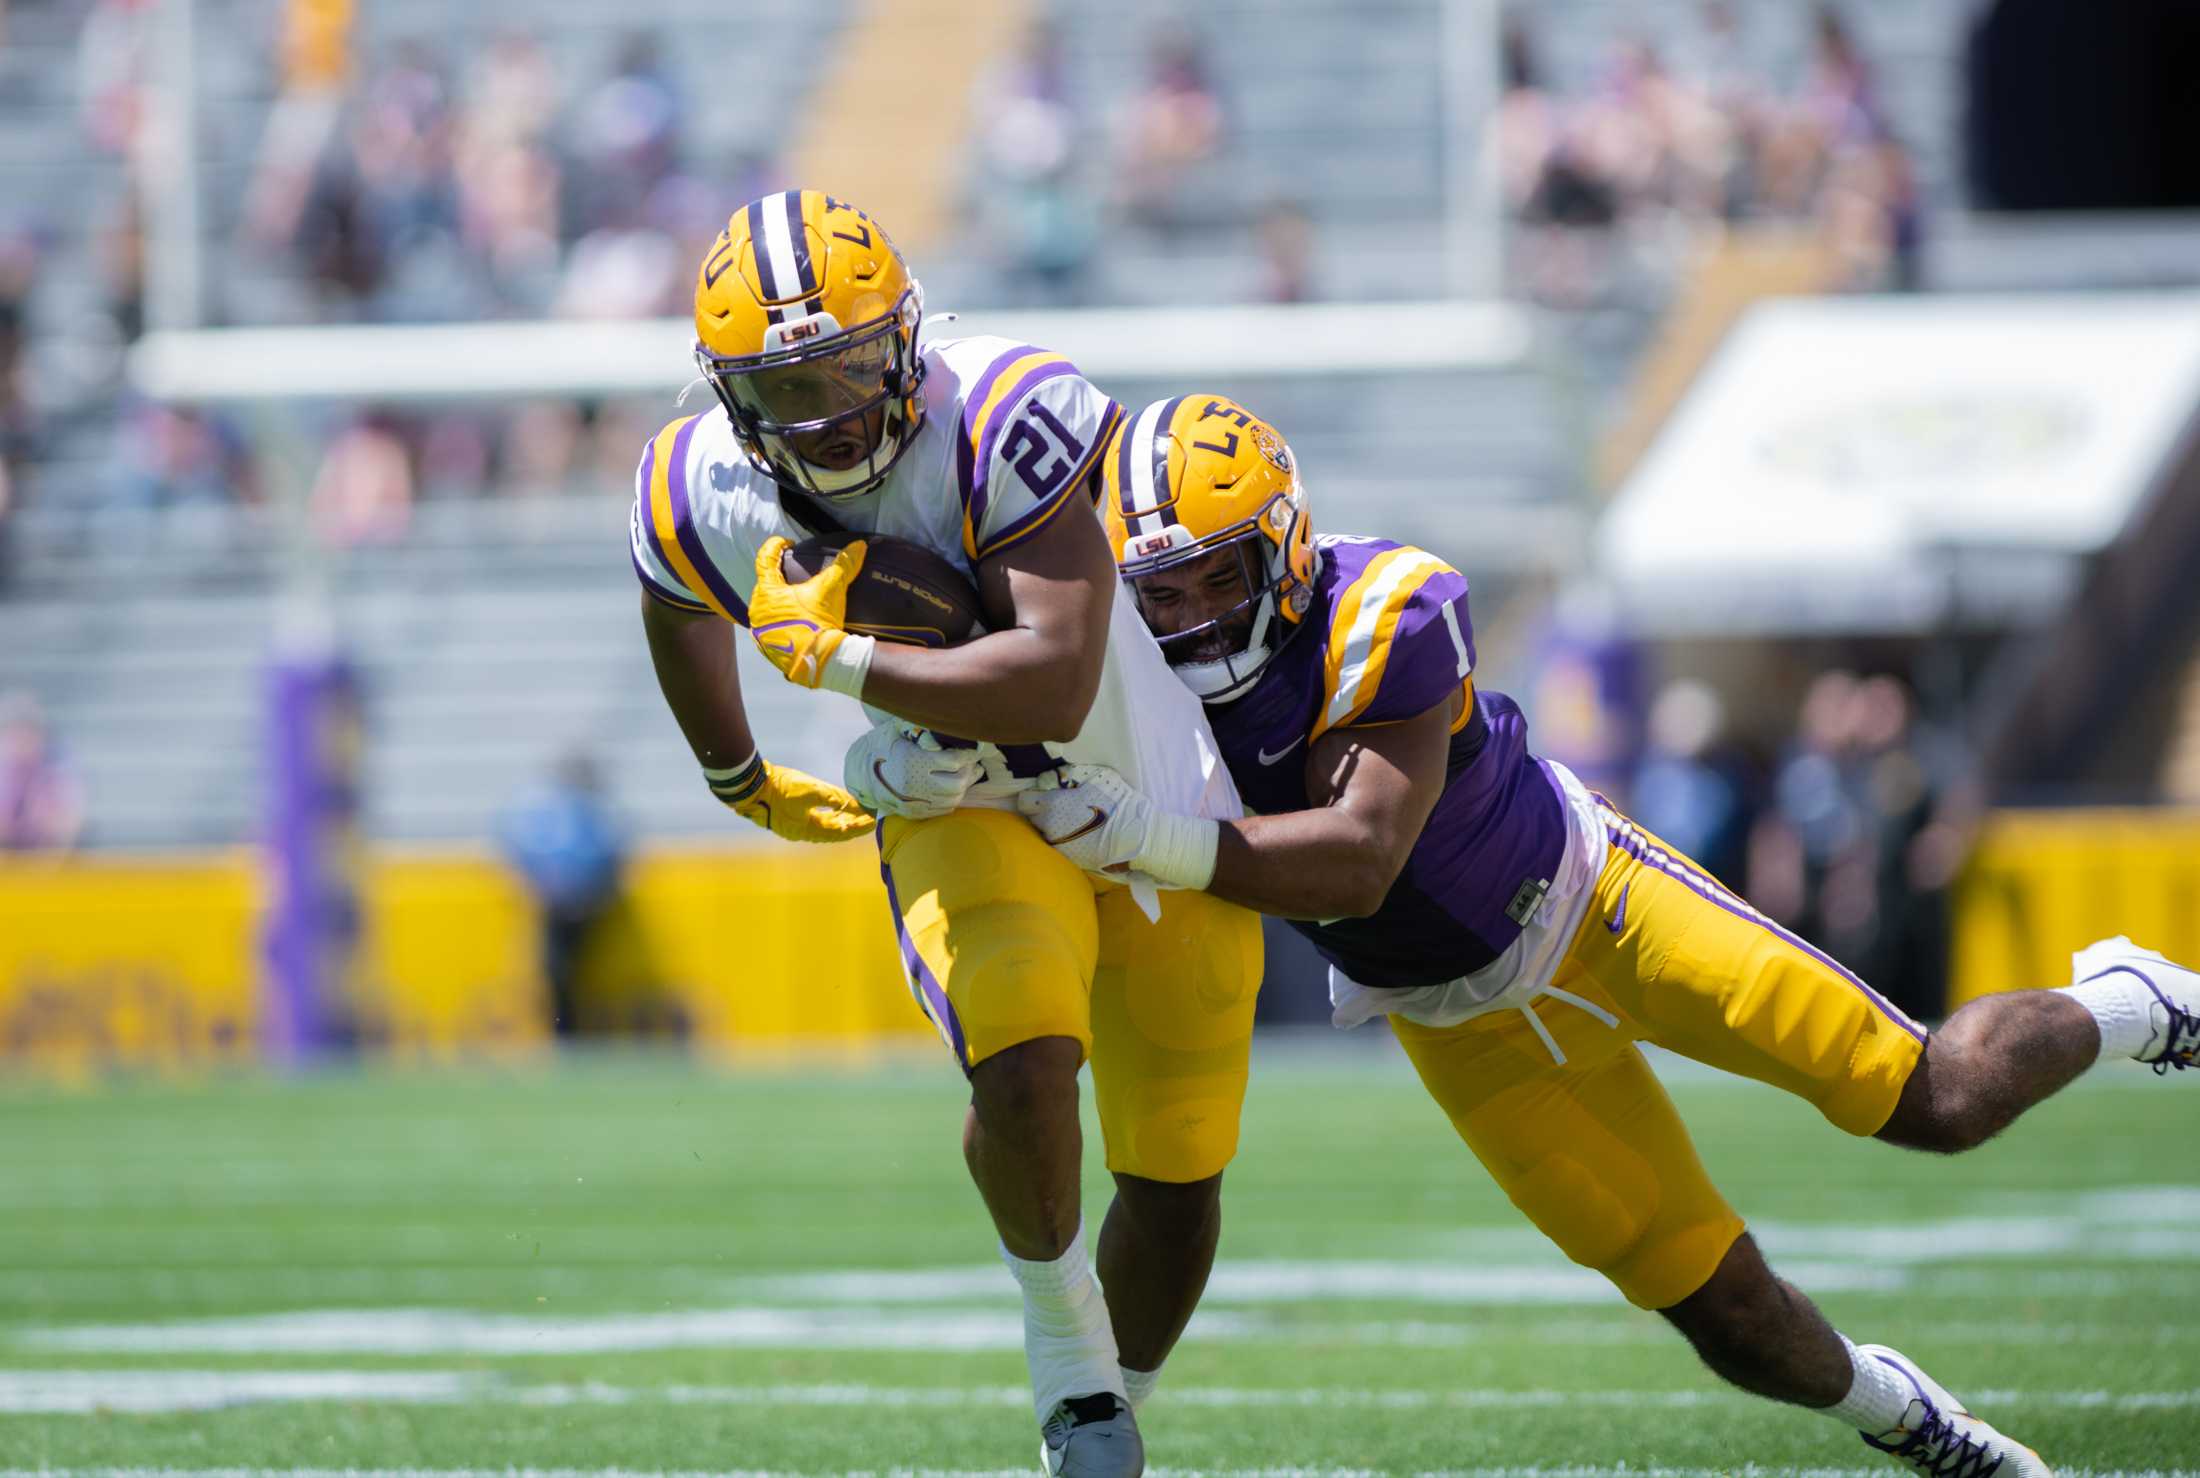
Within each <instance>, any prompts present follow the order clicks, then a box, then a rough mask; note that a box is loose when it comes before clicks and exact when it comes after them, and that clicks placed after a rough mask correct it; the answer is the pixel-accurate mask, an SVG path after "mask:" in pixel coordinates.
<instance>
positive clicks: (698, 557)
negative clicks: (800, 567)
mask: <svg viewBox="0 0 2200 1478" xmlns="http://www.w3.org/2000/svg"><path fill="white" fill-rule="evenodd" d="M702 424H703V418H702V417H701V416H691V417H689V418H688V422H687V424H686V425H684V426H682V427H681V428H680V431H679V434H678V435H677V436H675V437H674V438H673V440H672V455H671V457H670V458H668V459H667V460H668V465H667V466H666V468H665V482H666V483H667V485H668V486H669V488H670V490H671V494H672V530H673V533H674V535H675V536H676V537H677V538H678V539H679V541H680V550H681V552H682V553H684V554H685V555H687V557H688V563H689V564H691V565H693V566H695V573H696V574H698V575H701V576H702V577H703V583H704V584H706V585H708V586H710V593H711V594H712V595H715V596H716V597H718V604H720V605H722V606H724V607H725V608H726V609H727V610H728V611H729V612H731V613H732V615H733V619H734V620H735V621H737V622H739V623H740V624H741V625H743V626H746V625H748V624H749V603H748V602H747V601H745V600H743V599H741V597H740V595H739V593H738V592H736V591H735V590H734V588H733V586H732V584H731V583H730V582H728V581H727V579H726V577H725V576H724V575H723V574H721V573H720V572H719V569H718V566H717V564H716V563H715V562H713V561H712V559H711V557H710V554H709V552H708V551H706V550H705V549H704V548H703V536H702V535H701V534H699V533H697V532H696V529H695V509H694V507H693V506H692V505H691V504H690V503H689V502H688V488H687V466H688V443H689V442H691V441H692V440H694V438H695V428H696V427H698V426H700V425H702Z"/></svg>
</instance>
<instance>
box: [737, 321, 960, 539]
mask: <svg viewBox="0 0 2200 1478" xmlns="http://www.w3.org/2000/svg"><path fill="white" fill-rule="evenodd" d="M923 311H924V297H923V293H922V290H921V289H919V288H917V287H916V286H915V285H914V284H912V285H911V286H910V288H909V290H908V291H906V292H904V293H903V294H902V296H901V300H900V302H898V303H897V304H896V305H895V310H894V311H893V312H892V313H890V314H887V315H886V316H884V317H882V318H878V319H875V320H873V321H871V322H869V323H865V324H861V325H859V326H858V327H856V328H854V329H850V330H845V331H844V330H842V329H841V328H840V326H839V325H838V324H837V323H835V322H834V321H833V318H832V316H831V315H830V314H826V313H813V314H811V315H809V316H808V317H806V318H798V319H794V320H792V321H790V322H785V323H776V324H774V325H772V327H771V329H770V331H769V334H768V336H767V339H766V348H765V350H764V352H763V353H761V354H750V355H741V356H724V355H718V354H713V353H712V352H711V351H710V350H709V349H708V348H707V347H705V346H704V345H702V344H697V345H696V349H695V359H696V363H697V364H698V365H699V366H700V367H701V369H702V372H703V377H704V378H705V379H707V380H709V381H710V385H711V389H712V390H713V391H714V392H715V393H716V394H717V396H718V402H719V404H721V405H723V406H724V407H725V408H726V415H727V417H728V418H729V419H730V420H731V421H732V422H733V429H734V433H735V435H736V436H737V437H739V438H740V441H741V445H742V448H743V449H744V450H745V451H747V452H748V454H749V458H750V460H752V461H753V462H755V463H756V464H757V465H758V467H759V468H761V469H762V470H763V471H765V472H767V473H769V474H770V475H771V476H772V477H773V478H775V479H777V480H778V481H780V482H784V483H787V484H789V485H791V486H793V487H795V488H797V489H799V490H800V491H802V492H806V493H809V494H812V495H813V496H816V497H821V498H851V497H856V496H859V495H860V494H863V493H866V492H869V491H870V490H871V489H872V488H875V487H877V486H878V485H879V484H880V483H881V482H883V481H885V480H886V476H887V474H888V473H889V472H891V471H892V470H893V468H894V464H895V463H896V462H898V461H899V460H900V459H901V455H902V453H903V452H905V451H907V450H908V449H909V446H910V445H911V444H912V443H913V442H914V441H915V440H916V435H917V431H918V429H919V428H920V426H921V424H922V421H923V414H924V410H923V399H922V396H921V395H920V394H919V386H920V385H921V384H922V382H923V379H924V366H923V362H922V360H921V358H920V355H919V350H918V347H917V330H918V326H919V324H920V323H921V321H922V317H923Z"/></svg>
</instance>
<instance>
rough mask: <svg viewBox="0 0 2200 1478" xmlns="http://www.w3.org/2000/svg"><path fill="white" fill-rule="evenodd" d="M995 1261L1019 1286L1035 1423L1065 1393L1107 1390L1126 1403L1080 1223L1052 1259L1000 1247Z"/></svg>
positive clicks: (1111, 1333) (1105, 1310) (1105, 1306)
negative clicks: (1028, 1256) (1021, 1254)
mask: <svg viewBox="0 0 2200 1478" xmlns="http://www.w3.org/2000/svg"><path fill="white" fill-rule="evenodd" d="M1001 1260H1002V1261H1003V1262H1005V1263H1007V1264H1008V1270H1009V1272H1011V1273H1013V1274H1014V1275H1015V1277H1016V1281H1017V1283H1018V1284H1020V1285H1021V1286H1022V1288H1023V1290H1024V1355H1025V1358H1026V1359H1028V1360H1029V1361H1030V1363H1031V1396H1032V1403H1033V1407H1034V1411H1035V1414H1036V1415H1037V1416H1038V1418H1039V1420H1040V1421H1042V1422H1043V1421H1045V1420H1046V1419H1047V1415H1048V1413H1050V1412H1052V1411H1053V1410H1054V1408H1055V1407H1056V1406H1058V1405H1060V1404H1061V1403H1062V1402H1063V1401H1064V1400H1065V1399H1067V1398H1068V1397H1071V1396H1090V1395H1092V1394H1093V1393H1094V1392H1096V1391H1112V1392H1114V1393H1115V1394H1116V1395H1118V1396H1122V1397H1123V1398H1124V1400H1125V1401H1126V1402H1128V1401H1129V1399H1130V1398H1129V1396H1128V1395H1127V1394H1126V1393H1125V1392H1124V1390H1123V1372H1122V1367H1121V1366H1120V1365H1119V1364H1117V1362H1116V1355H1115V1330H1114V1328H1113V1326H1111V1325H1110V1324H1109V1323H1108V1303H1107V1300H1106V1299H1105V1298H1103V1297H1101V1294H1100V1284H1099V1281H1098V1280H1097V1279H1095V1278H1094V1277H1093V1276H1092V1262H1091V1260H1090V1259H1089V1258H1087V1257H1086V1255H1085V1225H1084V1223H1083V1222H1079V1223H1078V1224H1077V1235H1076V1236H1074V1237H1072V1238H1070V1239H1069V1246H1067V1247H1065V1248H1063V1249H1062V1255H1061V1256H1060V1257H1058V1258H1055V1259H1054V1260H1053V1261H1052V1262H1026V1261H1025V1260H1024V1259H1022V1258H1020V1257H1018V1256H1016V1255H1015V1254H1014V1253H1012V1252H1010V1251H1009V1250H1008V1249H1007V1248H1006V1247H1003V1248H1002V1249H1001Z"/></svg>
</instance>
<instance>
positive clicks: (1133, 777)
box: [631, 337, 1244, 819]
mask: <svg viewBox="0 0 2200 1478" xmlns="http://www.w3.org/2000/svg"><path fill="white" fill-rule="evenodd" d="M924 365H925V378H924V392H923V393H924V403H925V417H924V424H923V426H922V427H921V428H920V429H919V431H918V433H917V436H916V439H915V441H914V442H912V443H911V445H910V446H909V448H908V450H907V451H905V452H904V453H903V454H902V457H901V460H900V461H899V462H897V463H896V464H895V465H894V469H893V471H892V472H891V473H889V474H888V475H887V477H886V480H885V481H884V482H883V483H881V484H880V485H879V486H878V487H876V488H873V489H871V490H870V491H869V492H867V493H864V494H863V495H861V496H860V497H854V498H836V499H834V500H832V502H831V503H830V505H829V507H828V511H829V512H830V514H831V516H832V517H833V518H835V519H837V520H839V521H840V522H841V523H842V524H844V525H846V526H847V527H848V528H850V529H854V530H858V531H862V532H866V533H878V534H885V535H890V536H892V537H894V538H897V539H907V540H909V541H911V542H912V543H916V544H921V545H923V546H924V547H925V548H927V549H929V550H931V551H932V552H933V553H935V554H938V555H941V556H943V557H945V558H946V559H947V560H948V561H949V562H950V563H952V564H954V565H955V566H956V567H957V568H959V569H961V570H962V571H963V573H964V574H966V575H968V576H969V577H970V579H971V580H972V582H973V583H975V582H976V580H977V567H978V563H979V561H980V560H983V559H986V558H988V557H990V556H991V555H994V554H997V553H999V552H1000V551H1001V550H1004V549H1007V548H1009V547H1011V546H1012V545H1014V544H1016V543H1017V542H1018V541H1020V540H1022V539H1025V538H1027V537H1029V536H1030V535H1031V534H1033V533H1035V532H1037V531H1038V530H1039V529H1040V528H1042V527H1043V526H1045V525H1046V524H1047V523H1048V522H1049V521H1050V520H1052V519H1053V518H1055V517H1056V516H1057V515H1061V516H1067V517H1079V518H1082V517H1088V516H1091V509H1090V505H1089V504H1088V503H1087V502H1086V499H1085V498H1084V496H1083V492H1082V490H1083V488H1084V486H1085V482H1086V479H1087V478H1088V476H1089V475H1090V473H1091V472H1092V469H1093V467H1094V466H1095V465H1096V463H1097V461H1098V459H1099V457H1100V455H1101V452H1102V451H1103V449H1104V448H1105V447H1106V446H1107V442H1108V438H1109V436H1111V435H1112V434H1113V433H1114V431H1115V428H1116V426H1117V424H1118V423H1119V422H1120V421H1121V420H1122V416H1123V408H1122V407H1121V406H1120V405H1118V404H1116V402H1115V401H1114V400H1112V399H1111V398H1109V397H1108V396H1107V395H1105V394H1103V393H1102V392H1101V391H1100V390H1098V389H1096V388H1095V387H1094V386H1093V385H1092V384H1091V382H1090V381H1088V380H1086V379H1085V378H1084V377H1083V376H1082V375H1080V374H1078V373H1077V370H1076V367H1075V366H1073V365H1072V364H1071V363H1070V362H1069V361H1068V360H1067V359H1065V358H1063V357H1062V356H1061V355H1059V354H1051V353H1048V352H1046V351H1044V350H1040V349H1034V348H1032V347H1031V346H1030V345H1028V344H1018V343H1016V342H1014V341H1013V340H1010V339H1001V338H990V337H976V338H966V339H946V340H942V341H940V342H938V343H935V344H930V345H927V346H926V347H925V349H924ZM1065 510H1067V512H1066V513H1065ZM820 532H823V531H822V530H818V529H811V528H807V527H805V526H803V525H802V524H801V523H799V522H797V521H796V520H795V519H794V518H793V517H792V516H791V515H789V513H788V512H787V511H786V509H785V508H784V507H782V506H781V501H780V491H779V488H778V486H777V485H776V484H775V483H774V482H773V481H772V479H771V477H770V476H769V475H768V474H767V473H765V472H763V471H760V470H759V469H758V468H757V467H756V466H755V464H754V463H752V462H751V461H750V460H749V458H748V454H747V453H746V452H744V451H743V450H742V449H741V444H740V442H739V441H738V440H737V439H736V437H735V436H734V431H733V425H732V423H731V422H730V421H729V420H728V419H727V417H726V412H725V409H724V407H722V406H714V407H713V408H712V409H711V410H710V411H709V412H707V413H706V414H703V415H699V416H688V417H685V418H683V419H681V420H678V421H674V422H673V423H672V424H671V425H669V426H667V427H665V429H664V430H662V431H660V432H659V433H657V435H656V436H655V437H653V438H651V440H650V443H649V446H648V447H647V449H646V450H645V451H644V452H643V454H642V463H641V467H640V468H639V469H638V470H637V472H636V474H635V498H634V514H633V519H632V527H631V542H632V545H633V554H634V568H635V572H636V573H637V574H639V575H640V576H641V580H642V584H643V586H644V587H645V588H646V589H647V590H648V591H649V593H650V594H651V595H653V596H655V597H656V598H657V599H659V600H662V601H665V602H666V603H668V604H670V605H673V606H677V607H679V608H680V609H682V610H688V611H710V612H714V613H716V614H717V615H719V616H722V617H724V618H725V619H727V620H729V621H734V622H738V623H739V624H741V625H742V626H746V625H747V624H748V601H749V594H750V592H751V591H752V590H753V589H754V588H755V585H756V554H757V551H758V550H759V549H760V548H762V547H763V544H764V541H765V540H767V539H770V538H772V537H773V536H774V535H779V536H784V537H786V538H788V539H792V540H795V541H796V542H798V543H799V542H800V541H801V540H803V539H806V538H809V537H811V536H813V535H814V534H816V533H820ZM867 711H869V712H870V713H871V716H872V718H873V720H874V721H877V720H883V719H886V718H889V717H891V715H889V714H886V713H884V712H883V711H881V710H877V709H868V710H867ZM980 750H981V753H982V754H983V755H984V757H985V760H986V781H985V783H983V784H982V785H981V786H979V787H978V788H977V789H975V790H973V792H972V794H971V796H970V804H974V805H993V806H999V807H1003V808H1012V807H1013V806H1014V804H1015V802H1014V800H1013V797H1014V794H1015V792H1016V791H1018V790H1021V789H1023V788H1024V786H1025V785H1027V784H1028V783H1029V782H1030V780H1031V779H1032V778H1033V777H1035V776H1036V775H1038V774H1039V773H1041V772H1042V771H1043V770H1045V769H1046V768H1048V767H1049V766H1050V765H1051V764H1052V762H1053V761H1055V760H1057V759H1059V760H1063V761H1066V762H1068V763H1071V764H1094V765H1107V766H1109V767H1110V768H1112V769H1114V770H1116V771H1118V772H1119V773H1121V774H1122V775H1123V777H1124V778H1125V779H1126V780H1128V781H1129V782H1130V783H1131V784H1132V785H1133V786H1136V787H1137V788H1138V789H1139V790H1141V791H1143V792H1145V793H1146V794H1147V795H1149V796H1151V797H1152V798H1153V800H1154V802H1155V803H1156V804H1157V805H1159V806H1161V807H1162V808H1163V809H1164V810H1168V811H1173V812H1175V813H1177V814H1179V815H1191V816H1207V817H1212V818H1216V819H1225V818H1231V817H1236V816H1241V815H1243V814H1244V808H1243V806H1242V805H1241V804H1240V803H1239V801H1238V795H1237V787H1236V786H1235V785H1233V784H1232V783H1231V780H1230V772H1229V770H1228V769H1227V768H1226V767H1225V766H1224V765H1223V763H1222V759H1221V753H1220V751H1219V750H1218V749H1217V747H1216V745H1215V741H1214V735H1213V733H1212V732H1211V731H1210V730H1209V729H1208V727H1207V715H1206V712H1205V710H1204V709H1203V708H1202V706H1201V704H1200V702H1199V699H1198V698H1197V697H1195V696H1194V695H1193V694H1192V693H1191V691H1190V690H1189V689H1187V688H1186V687H1185V686H1184V685H1183V683H1181V682H1179V681H1178V680H1177V678H1176V676H1175V675H1174V674H1173V673H1171V672H1170V671H1169V665H1168V663H1167V661H1166V660H1165V659H1164V658H1163V657H1162V655H1161V651H1160V648H1159V647H1157V646H1155V645H1154V641H1153V638H1152V636H1150V635H1149V634H1148V633H1147V630H1146V623H1145V621H1144V620H1143V619H1142V618H1141V617H1140V616H1139V614H1138V610H1137V608H1136V606H1135V605H1133V603H1132V602H1131V599H1130V596H1129V593H1128V592H1127V591H1126V590H1125V589H1124V587H1123V585H1122V584H1121V583H1120V582H1118V583H1117V585H1116V587H1115V608H1114V611H1113V613H1112V614H1111V616H1110V618H1109V622H1108V651H1107V658H1106V661H1105V663H1104V664H1103V666H1102V669H1101V675H1100V690H1099V693H1098V695H1097V696H1096V697H1095V698H1094V699H1093V705H1092V709H1091V712H1090V713H1088V714H1087V715H1086V717H1085V724H1084V728H1083V729H1082V730H1080V731H1079V732H1078V735H1077V737H1076V738H1074V739H1071V740H1069V741H1068V742H1067V743H1062V744H1046V745H1043V746H1042V745H1029V746H1025V745H1015V746H1010V747H1009V749H1008V750H1006V751H1003V750H1001V749H999V748H996V747H995V746H993V745H990V744H987V745H981V746H980Z"/></svg>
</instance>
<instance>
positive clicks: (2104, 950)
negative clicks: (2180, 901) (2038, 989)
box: [2070, 934, 2200, 1074]
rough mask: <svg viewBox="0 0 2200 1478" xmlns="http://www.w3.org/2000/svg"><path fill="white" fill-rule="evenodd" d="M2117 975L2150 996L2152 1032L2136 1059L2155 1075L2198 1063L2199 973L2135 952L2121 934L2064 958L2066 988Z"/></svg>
mask: <svg viewBox="0 0 2200 1478" xmlns="http://www.w3.org/2000/svg"><path fill="white" fill-rule="evenodd" d="M2118 973H2122V974H2125V975H2130V976H2133V977H2134V978H2136V979H2137V980H2138V982H2139V983H2140V984H2141V985H2143V986H2145V987H2146V989H2147V993H2148V994H2149V995H2150V996H2152V998H2153V999H2152V1001H2151V1002H2150V1003H2149V1004H2148V1006H2147V1019H2148V1025H2149V1026H2150V1027H2151V1028H2152V1030H2151V1031H2150V1032H2149V1034H2148V1036H2147V1043H2146V1045H2145V1046H2144V1047H2142V1048H2140V1049H2139V1051H2138V1053H2137V1054H2136V1055H2137V1057H2138V1060H2139V1061H2141V1062H2147V1063H2152V1064H2153V1065H2154V1071H2155V1072H2156V1073H2157V1074H2160V1073H2166V1072H2168V1071H2169V1070H2170V1069H2171V1068H2176V1069H2177V1070H2178V1071H2179V1072H2182V1071H2184V1070H2185V1069H2186V1068H2188V1067H2192V1066H2194V1065H2195V1064H2196V1063H2200V973H2196V972H2194V971H2191V970H2188V969H2186V968H2185V967H2184V966H2182V965H2178V964H2173V963H2172V962H2171V961H2170V960H2169V958H2168V957H2167V956H2165V955H2163V954H2161V953H2160V952H2159V951H2156V950H2151V949H2141V948H2140V947H2139V946H2138V945H2136V944H2133V943H2132V942H2131V941H2130V940H2129V939H2127V938H2125V937H2124V936H2123V935H2121V934H2119V935H2117V936H2116V937H2115V938H2114V939H2103V940H2101V941H2100V942H2099V943H2098V944H2089V945H2087V946H2086V947H2085V948H2084V949H2081V950H2079V951H2078V952H2077V953H2076V954H2075V955H2073V956H2071V959H2070V983H2071V984H2072V985H2084V984H2085V983H2086V982H2087V981H2089V980H2099V979H2100V978H2101V977H2102V976H2104V975H2114V974H2118Z"/></svg>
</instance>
